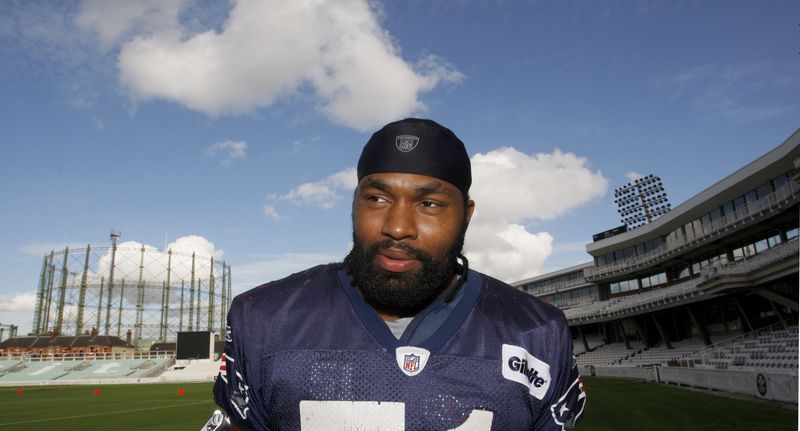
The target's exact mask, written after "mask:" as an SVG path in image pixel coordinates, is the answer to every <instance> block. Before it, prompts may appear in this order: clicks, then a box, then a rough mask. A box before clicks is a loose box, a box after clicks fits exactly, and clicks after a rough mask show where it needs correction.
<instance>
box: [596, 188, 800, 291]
mask: <svg viewBox="0 0 800 431" xmlns="http://www.w3.org/2000/svg"><path fill="white" fill-rule="evenodd" d="M790 181H792V180H791V179H790V178H789V176H788V175H787V174H783V175H779V176H777V177H775V178H774V179H772V180H771V181H767V182H766V183H763V184H761V185H759V186H758V187H756V188H755V189H753V190H750V191H748V192H747V193H745V194H743V195H741V196H738V197H736V198H735V199H733V200H731V201H728V202H725V203H723V204H722V205H720V206H718V207H716V208H714V209H712V210H711V211H709V212H707V213H705V214H703V215H702V216H700V217H699V218H696V219H694V220H692V221H690V222H688V223H686V224H684V225H683V226H681V227H679V228H677V229H675V230H673V231H672V232H670V233H669V234H667V235H664V236H663V237H658V238H654V239H650V240H647V241H645V242H641V243H639V244H636V245H635V246H631V247H626V248H623V249H619V250H614V251H612V252H608V253H606V254H604V255H600V256H596V257H595V258H594V262H595V265H596V266H606V265H611V264H613V263H615V262H619V261H622V260H623V259H627V258H630V257H634V256H644V255H646V254H648V253H651V252H654V251H657V250H658V249H659V248H667V249H671V248H675V247H677V246H678V245H680V244H683V243H686V242H690V241H693V240H696V239H699V238H702V237H704V236H705V235H708V234H710V233H712V232H715V231H717V230H719V229H720V228H721V227H722V226H724V224H725V223H728V222H730V220H734V219H735V218H736V217H737V213H736V212H737V210H739V211H740V212H741V211H746V210H747V206H748V205H754V204H755V203H757V202H758V201H759V200H760V199H763V198H766V197H767V196H769V195H770V194H771V193H773V192H775V191H776V190H779V189H780V188H781V187H784V186H786V185H787V184H788V183H789V182H790ZM792 182H793V181H792ZM742 208H744V210H742ZM758 247H762V249H765V248H763V247H765V245H764V244H759V245H758ZM756 248H757V247H756V246H755V245H754V247H753V250H741V251H739V252H737V253H740V255H737V256H739V258H743V257H747V256H750V255H752V254H754V253H756V252H757V250H756ZM747 253H750V254H747ZM687 275H688V274H687Z"/></svg>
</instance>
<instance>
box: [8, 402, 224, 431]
mask: <svg viewBox="0 0 800 431" xmlns="http://www.w3.org/2000/svg"><path fill="white" fill-rule="evenodd" d="M206 403H208V401H195V402H193V403H185V404H175V405H171V406H159V407H146V408H141V409H130V410H117V411H114V412H103V413H90V414H86V415H74V416H61V417H57V418H47V419H33V420H29V421H20V422H6V423H1V424H0V427H3V426H8V425H24V424H32V423H39V422H52V421H60V420H64V419H81V418H89V417H93V416H110V415H116V414H120V413H136V412H144V411H148V410H162V409H171V408H173V407H183V406H195V405H199V404H206Z"/></svg>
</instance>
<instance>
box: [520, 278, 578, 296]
mask: <svg viewBox="0 0 800 431" xmlns="http://www.w3.org/2000/svg"><path fill="white" fill-rule="evenodd" d="M582 284H588V283H587V281H586V279H585V278H583V277H581V278H579V279H577V280H569V281H566V282H564V281H560V282H557V283H552V284H547V285H546V286H542V287H530V288H527V287H526V286H525V285H522V286H519V287H520V288H522V289H523V290H524V291H525V292H527V293H529V294H531V295H536V296H541V295H549V294H551V293H558V292H560V291H562V290H565V289H569V288H571V287H575V286H580V285H582Z"/></svg>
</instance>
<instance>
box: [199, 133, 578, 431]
mask: <svg viewBox="0 0 800 431" xmlns="http://www.w3.org/2000/svg"><path fill="white" fill-rule="evenodd" d="M357 171H358V186H357V189H356V190H355V194H354V197H353V206H352V219H353V248H352V250H351V251H350V253H349V254H348V255H347V257H345V259H344V261H343V262H342V263H334V264H328V265H320V266H317V267H314V268H310V269H308V270H306V271H303V272H300V273H297V274H294V275H291V276H289V277H287V278H284V279H282V280H278V281H273V282H270V283H267V284H264V285H262V286H259V287H256V288H255V289H252V290H250V291H247V292H245V293H242V294H240V295H238V296H237V297H236V298H234V300H233V302H232V304H231V308H230V312H229V314H228V330H227V336H226V341H227V343H226V347H225V354H224V360H225V364H224V367H223V368H224V371H221V372H220V374H219V376H218V378H217V381H216V384H215V387H214V394H215V400H216V402H217V404H219V405H220V406H221V407H222V408H223V409H224V410H225V411H226V412H227V415H228V416H229V420H230V422H231V426H230V428H231V429H236V428H239V429H242V430H304V431H309V430H311V431H314V430H325V431H336V430H362V429H363V430H367V429H369V430H399V431H403V430H409V431H410V430H461V431H464V430H473V431H488V430H547V431H550V430H565V429H571V428H572V426H573V425H574V423H575V421H577V420H578V419H579V418H580V417H581V414H582V413H583V407H584V404H585V402H586V396H585V393H584V391H583V385H582V384H581V381H580V376H579V375H578V370H577V365H576V363H575V360H574V357H573V355H572V340H571V337H570V331H569V328H568V327H567V322H566V319H565V318H564V314H563V313H562V312H561V311H560V310H558V309H557V308H555V307H553V306H551V305H548V304H545V303H543V302H542V301H540V300H538V299H536V298H534V297H533V296H531V295H528V294H526V293H523V292H521V291H519V290H517V289H514V288H513V287H511V286H509V285H507V284H505V283H503V282H501V281H499V280H496V279H494V278H492V277H489V276H487V275H484V274H481V273H479V272H477V271H475V270H472V269H470V268H469V266H468V262H467V259H466V258H465V257H464V256H463V255H462V254H461V248H462V245H463V243H464V235H465V233H466V231H467V226H468V225H469V222H470V219H471V217H472V214H473V211H474V209H475V203H474V202H473V201H472V200H471V199H470V197H469V188H470V185H471V183H472V173H471V167H470V160H469V156H468V154H467V151H466V149H465V148H464V144H463V143H462V142H461V140H460V139H459V138H458V137H456V135H455V134H454V133H453V132H452V131H450V130H449V129H447V128H445V127H443V126H441V125H439V124H437V123H435V122H433V121H430V120H422V119H413V118H409V119H405V120H402V121H397V122H394V123H390V124H387V125H386V126H384V127H383V128H382V129H381V130H379V131H378V132H376V133H375V134H373V135H372V137H371V138H370V140H369V141H368V142H367V144H366V145H365V147H364V149H363V151H362V154H361V157H360V159H359V161H358V168H357Z"/></svg>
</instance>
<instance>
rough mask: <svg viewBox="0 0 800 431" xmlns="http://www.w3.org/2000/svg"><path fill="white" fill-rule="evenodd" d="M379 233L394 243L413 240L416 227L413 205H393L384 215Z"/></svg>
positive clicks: (398, 203)
mask: <svg viewBox="0 0 800 431" xmlns="http://www.w3.org/2000/svg"><path fill="white" fill-rule="evenodd" d="M381 233H382V234H383V235H385V236H388V237H389V238H392V239H393V240H395V241H401V240H404V239H415V238H416V237H417V225H416V218H415V214H414V207H413V205H410V204H408V203H404V202H396V203H394V204H393V205H392V207H391V208H390V209H389V211H388V212H387V214H386V219H385V220H384V223H383V228H382V230H381Z"/></svg>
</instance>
